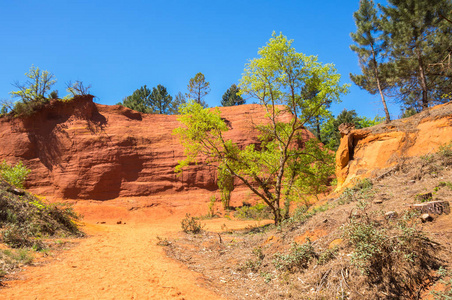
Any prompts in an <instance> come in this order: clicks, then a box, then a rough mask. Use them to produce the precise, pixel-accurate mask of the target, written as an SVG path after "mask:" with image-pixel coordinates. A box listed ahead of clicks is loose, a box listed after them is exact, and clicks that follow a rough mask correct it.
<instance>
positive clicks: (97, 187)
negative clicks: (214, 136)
mask: <svg viewBox="0 0 452 300" xmlns="http://www.w3.org/2000/svg"><path fill="white" fill-rule="evenodd" d="M220 110H221V116H222V117H223V118H224V119H225V121H226V123H227V124H228V126H229V127H230V130H229V131H228V132H227V133H226V134H225V136H226V137H227V138H232V139H233V140H234V141H235V142H237V143H238V144H239V145H243V146H244V145H248V144H251V143H256V144H257V143H259V140H258V139H257V132H256V131H255V130H254V129H253V124H262V123H264V122H266V120H267V119H266V118H265V111H264V109H263V108H262V107H261V106H260V105H252V104H251V105H241V106H237V107H223V108H220ZM178 126H180V123H179V122H178V121H177V116H167V115H152V114H141V113H138V112H136V111H133V110H130V109H128V108H125V107H122V106H116V105H115V106H107V105H100V104H95V103H93V101H92V97H79V98H77V99H75V100H74V101H72V102H67V103H63V102H58V101H54V102H51V103H50V105H48V106H47V107H45V108H44V109H42V110H41V111H39V112H37V113H35V114H33V115H32V116H30V117H27V118H21V119H11V120H8V119H6V118H1V119H0V161H1V160H3V159H5V160H6V161H7V162H9V163H17V162H18V161H19V160H22V161H23V162H24V163H25V165H26V166H27V167H28V168H30V169H31V170H32V172H31V173H30V175H29V178H28V180H27V187H28V188H29V189H30V190H31V191H32V192H34V193H37V194H42V195H46V196H54V197H56V198H69V199H96V200H106V199H113V198H117V197H128V196H149V195H153V194H157V193H174V192H177V191H183V190H188V189H197V188H199V189H207V190H216V189H217V185H216V168H215V167H213V166H208V165H206V164H204V163H203V160H202V159H201V160H200V162H199V163H198V164H197V165H192V166H190V167H189V169H188V170H186V171H184V172H182V174H176V173H175V172H174V168H175V166H176V165H177V162H178V160H181V159H183V157H184V156H183V148H182V146H181V144H180V143H179V140H178V138H177V137H176V136H174V135H173V134H172V131H173V129H174V128H176V127H178ZM305 136H306V138H310V137H312V135H311V134H310V133H309V132H307V131H306V132H305Z"/></svg>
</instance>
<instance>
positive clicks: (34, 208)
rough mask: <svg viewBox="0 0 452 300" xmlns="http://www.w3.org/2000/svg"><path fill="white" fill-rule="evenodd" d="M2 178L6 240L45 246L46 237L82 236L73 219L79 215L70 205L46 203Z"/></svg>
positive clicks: (0, 216) (0, 218)
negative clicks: (15, 189)
mask: <svg viewBox="0 0 452 300" xmlns="http://www.w3.org/2000/svg"><path fill="white" fill-rule="evenodd" d="M16 194H17V192H15V191H14V189H13V187H12V186H11V185H10V184H8V183H6V182H4V181H0V227H2V228H3V231H2V238H3V241H4V242H6V243H8V244H9V245H11V246H12V247H34V248H35V249H41V248H42V247H43V245H42V242H41V241H40V238H41V237H45V236H61V235H63V236H65V235H79V236H80V235H82V233H81V232H80V231H79V229H78V227H77V225H76V223H75V221H74V220H77V219H79V218H80V216H79V215H77V214H76V213H75V212H74V211H73V209H72V207H71V206H70V205H68V204H58V203H54V204H46V203H44V202H43V201H41V200H39V199H38V198H36V197H34V196H32V195H30V194H28V193H26V192H21V193H20V194H19V195H16Z"/></svg>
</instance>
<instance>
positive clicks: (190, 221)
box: [181, 213, 204, 234]
mask: <svg viewBox="0 0 452 300" xmlns="http://www.w3.org/2000/svg"><path fill="white" fill-rule="evenodd" d="M181 227H182V230H183V231H184V232H185V233H190V232H191V233H194V234H196V233H200V232H201V231H202V228H203V227H204V226H203V225H202V224H201V222H200V221H198V220H196V218H195V217H191V216H190V214H189V213H187V214H186V215H185V218H184V219H183V220H182V221H181Z"/></svg>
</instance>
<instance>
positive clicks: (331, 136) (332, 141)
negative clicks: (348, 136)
mask: <svg viewBox="0 0 452 300" xmlns="http://www.w3.org/2000/svg"><path fill="white" fill-rule="evenodd" d="M383 120H384V118H382V117H379V116H375V118H373V119H369V118H367V117H359V116H358V114H357V113H356V111H355V110H354V109H352V110H346V109H344V110H343V111H342V112H341V113H340V114H339V115H338V116H337V117H336V118H334V117H332V118H330V119H329V120H328V122H326V123H325V124H323V125H322V127H321V129H320V130H321V133H322V136H323V138H324V140H323V141H322V142H323V143H324V144H325V146H326V147H327V148H329V149H331V150H333V151H336V150H337V148H338V147H339V144H340V141H341V134H340V132H339V125H341V124H343V123H351V124H354V125H355V128H357V129H360V128H365V127H371V126H375V125H377V124H380V123H381V122H383Z"/></svg>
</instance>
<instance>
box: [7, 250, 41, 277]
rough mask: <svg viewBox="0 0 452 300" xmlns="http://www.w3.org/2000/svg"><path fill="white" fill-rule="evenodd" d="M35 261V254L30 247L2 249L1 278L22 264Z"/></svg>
mask: <svg viewBox="0 0 452 300" xmlns="http://www.w3.org/2000/svg"><path fill="white" fill-rule="evenodd" d="M32 262H33V254H32V253H31V252H30V250H28V249H17V250H9V249H7V250H0V278H1V277H3V276H5V275H6V274H8V273H9V272H11V271H12V270H13V269H15V268H17V267H19V266H20V265H28V264H31V263H32Z"/></svg>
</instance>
